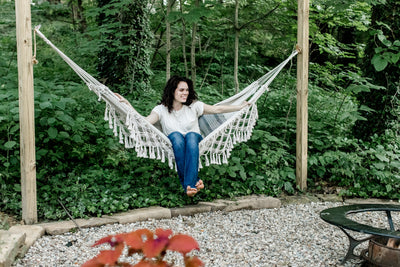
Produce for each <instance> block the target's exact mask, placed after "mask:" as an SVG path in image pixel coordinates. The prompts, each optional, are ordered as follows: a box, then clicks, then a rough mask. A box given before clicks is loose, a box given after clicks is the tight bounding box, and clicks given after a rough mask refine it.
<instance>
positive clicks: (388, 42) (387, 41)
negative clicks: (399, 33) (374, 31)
mask: <svg viewBox="0 0 400 267" xmlns="http://www.w3.org/2000/svg"><path fill="white" fill-rule="evenodd" d="M378 39H379V40H380V41H381V42H382V44H384V45H386V46H387V47H390V46H392V42H391V41H389V40H388V39H387V38H386V36H385V35H383V34H382V33H380V34H378Z"/></svg>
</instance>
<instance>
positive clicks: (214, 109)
mask: <svg viewBox="0 0 400 267" xmlns="http://www.w3.org/2000/svg"><path fill="white" fill-rule="evenodd" d="M249 105H250V103H249V102H247V101H244V102H243V103H242V104H241V105H221V106H211V105H207V104H204V114H217V113H229V112H234V111H239V110H241V109H242V108H244V107H247V106H249Z"/></svg>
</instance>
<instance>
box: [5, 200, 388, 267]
mask: <svg viewBox="0 0 400 267" xmlns="http://www.w3.org/2000/svg"><path fill="white" fill-rule="evenodd" d="M320 201H323V202H345V203H346V204H355V203H382V202H384V201H382V200H378V199H348V200H344V201H343V199H342V198H341V197H338V196H337V195H302V196H288V197H282V198H279V199H278V198H273V197H268V196H247V197H242V198H238V199H237V200H235V201H232V200H216V201H213V202H200V203H199V204H197V205H191V206H185V207H182V208H171V209H168V208H163V207H149V208H141V209H136V210H132V211H127V212H122V213H117V214H114V215H112V216H103V217H100V218H90V219H76V220H75V222H73V221H58V222H50V223H40V224H35V225H15V226H12V227H11V228H10V229H8V230H7V231H4V230H0V267H10V266H11V265H12V263H13V262H14V260H15V259H16V258H17V257H23V256H24V255H25V253H26V251H27V250H28V249H29V247H30V246H32V245H33V243H34V242H35V241H36V240H37V239H39V238H40V237H42V236H43V235H45V234H47V235H59V234H64V233H67V232H69V231H72V230H76V229H77V228H78V227H77V225H78V226H79V228H88V227H97V226H102V225H106V224H114V223H120V224H125V223H133V222H138V221H144V220H149V219H156V220H158V219H170V218H172V217H177V216H191V215H194V214H197V213H203V212H210V211H224V212H231V211H235V210H242V209H271V208H280V207H281V205H286V204H291V203H297V204H302V203H303V204H305V203H309V202H320ZM386 202H387V201H386ZM75 223H76V224H77V225H76V224H75Z"/></svg>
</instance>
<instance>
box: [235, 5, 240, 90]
mask: <svg viewBox="0 0 400 267" xmlns="http://www.w3.org/2000/svg"><path fill="white" fill-rule="evenodd" d="M239 35H240V29H239V0H235V58H234V66H233V78H234V81H235V92H236V93H238V92H239V78H238V69H239Z"/></svg>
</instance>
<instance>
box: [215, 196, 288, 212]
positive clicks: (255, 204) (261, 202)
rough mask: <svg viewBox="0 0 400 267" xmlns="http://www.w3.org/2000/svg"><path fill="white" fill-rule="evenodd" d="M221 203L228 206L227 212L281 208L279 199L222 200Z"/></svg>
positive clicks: (248, 198) (255, 197)
mask: <svg viewBox="0 0 400 267" xmlns="http://www.w3.org/2000/svg"><path fill="white" fill-rule="evenodd" d="M220 202H221V203H225V204H227V207H226V208H225V209H224V211H226V212H230V211H235V210H242V209H271V208H279V207H280V206H281V201H280V200H279V199H277V198H273V197H260V196H248V197H242V198H239V199H238V200H236V201H229V200H220Z"/></svg>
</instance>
